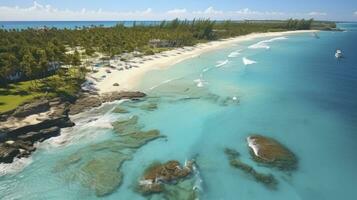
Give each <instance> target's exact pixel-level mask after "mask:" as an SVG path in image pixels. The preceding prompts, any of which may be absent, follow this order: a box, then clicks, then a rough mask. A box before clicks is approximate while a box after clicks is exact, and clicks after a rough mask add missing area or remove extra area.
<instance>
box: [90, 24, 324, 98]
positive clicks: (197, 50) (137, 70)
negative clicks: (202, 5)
mask: <svg viewBox="0 0 357 200" xmlns="http://www.w3.org/2000/svg"><path fill="white" fill-rule="evenodd" d="M317 31H318V30H298V31H284V32H268V33H252V34H248V35H243V36H237V37H233V38H228V39H224V40H219V41H211V42H207V43H200V44H197V45H195V46H192V47H191V46H190V47H182V48H175V49H173V50H169V51H164V52H161V53H159V54H155V55H152V56H143V57H142V58H139V60H135V59H132V60H130V61H129V62H128V63H127V64H129V65H135V67H133V68H131V69H129V70H120V71H119V70H111V71H110V73H108V72H107V71H108V70H109V69H110V68H108V67H100V68H98V72H96V73H91V74H89V75H88V76H87V79H88V80H90V81H92V82H93V83H94V84H93V86H94V87H95V88H96V89H97V92H98V93H99V94H101V95H102V94H105V93H110V92H115V91H134V90H137V89H138V88H137V87H138V85H139V83H140V80H141V78H142V77H143V76H144V75H145V74H146V73H147V72H149V71H151V70H160V69H165V68H168V67H170V66H173V65H175V64H177V63H179V62H182V61H184V60H186V59H190V58H194V57H196V56H199V55H201V54H203V53H206V52H209V51H214V50H218V49H222V48H225V47H228V46H230V45H232V43H237V42H244V41H249V40H253V39H257V38H264V37H278V36H284V35H289V34H299V33H312V32H317ZM103 77H105V78H103ZM96 80H100V81H96ZM114 84H119V85H117V86H115V85H114Z"/></svg>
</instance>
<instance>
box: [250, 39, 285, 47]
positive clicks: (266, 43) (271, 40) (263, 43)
mask: <svg viewBox="0 0 357 200" xmlns="http://www.w3.org/2000/svg"><path fill="white" fill-rule="evenodd" d="M286 39H288V38H287V37H276V38H272V39H269V40H263V41H260V42H258V43H255V44H253V45H250V46H249V47H248V48H250V49H270V46H269V45H268V43H271V42H274V41H277V40H286Z"/></svg>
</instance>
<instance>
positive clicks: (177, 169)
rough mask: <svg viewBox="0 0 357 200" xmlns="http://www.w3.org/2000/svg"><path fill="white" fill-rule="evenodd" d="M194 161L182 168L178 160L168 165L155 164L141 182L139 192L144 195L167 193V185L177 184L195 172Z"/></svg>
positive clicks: (147, 170)
mask: <svg viewBox="0 0 357 200" xmlns="http://www.w3.org/2000/svg"><path fill="white" fill-rule="evenodd" d="M192 167H193V161H188V162H187V163H186V164H185V166H183V167H181V165H180V163H179V162H178V161H176V160H171V161H168V162H166V163H163V164H162V163H153V164H152V165H150V166H149V167H148V168H147V169H146V170H145V172H144V175H143V177H142V179H141V180H140V181H139V187H138V190H139V192H140V193H142V194H144V195H149V194H153V193H160V192H163V191H165V185H166V184H175V183H177V182H178V181H180V180H183V179H184V178H186V177H187V176H189V175H190V174H191V172H192V170H193V168H192Z"/></svg>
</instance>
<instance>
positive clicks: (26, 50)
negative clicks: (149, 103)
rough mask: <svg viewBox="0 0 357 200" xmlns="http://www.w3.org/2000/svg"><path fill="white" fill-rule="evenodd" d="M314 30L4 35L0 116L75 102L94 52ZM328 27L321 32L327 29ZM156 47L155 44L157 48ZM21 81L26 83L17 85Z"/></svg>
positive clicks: (174, 25)
mask: <svg viewBox="0 0 357 200" xmlns="http://www.w3.org/2000/svg"><path fill="white" fill-rule="evenodd" d="M312 24H313V20H292V19H290V20H288V21H245V22H236V21H229V20H228V21H223V22H216V21H210V20H205V19H203V20H193V21H180V20H178V19H175V20H173V21H163V22H162V23H161V24H160V25H155V26H141V25H134V27H125V26H124V25H122V24H118V25H116V26H114V27H110V28H105V27H83V28H81V29H75V30H72V29H56V28H51V29H48V28H44V29H32V28H29V29H26V30H15V29H13V30H0V85H1V87H2V88H1V96H0V112H3V111H4V110H9V109H12V108H14V107H16V106H17V105H19V104H21V103H23V102H25V101H27V100H30V99H33V98H35V97H38V96H43V95H44V93H49V94H51V93H54V94H56V95H61V96H72V95H73V94H75V93H76V91H77V90H78V89H79V83H80V82H81V81H82V80H83V76H84V74H85V70H84V67H85V66H83V65H82V63H81V57H82V56H91V55H93V54H94V53H95V52H101V53H103V54H104V55H106V56H107V57H108V58H110V57H113V56H115V55H119V54H122V53H128V52H133V51H138V52H141V53H142V54H144V55H151V54H155V53H157V52H161V51H164V50H168V49H170V48H173V47H181V46H186V45H194V44H197V43H199V42H205V41H210V40H218V39H224V38H228V37H233V36H239V35H245V34H249V33H253V32H272V31H284V30H298V29H299V30H300V29H310V28H311V26H312ZM325 25H326V24H324V25H323V26H321V27H324V28H326V26H325ZM330 26H331V24H327V27H330ZM153 41H156V42H155V43H154V45H153V44H152V42H153ZM79 49H81V50H83V51H79ZM63 65H66V66H69V67H70V68H71V69H72V68H73V69H76V72H77V75H73V74H72V75H68V72H64V71H65V70H59V69H60V68H61V66H63ZM78 74H80V75H78ZM16 76H17V77H16ZM14 77H15V78H14ZM45 77H50V78H45ZM69 77H71V78H69ZM28 80H33V81H30V82H28ZM41 80H42V81H41ZM43 80H46V81H43ZM17 81H25V82H22V83H21V84H12V83H13V82H17ZM47 95H48V94H47Z"/></svg>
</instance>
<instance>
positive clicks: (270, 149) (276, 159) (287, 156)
mask: <svg viewBox="0 0 357 200" xmlns="http://www.w3.org/2000/svg"><path fill="white" fill-rule="evenodd" d="M247 142H248V146H249V148H250V153H251V155H252V158H253V159H254V160H255V161H256V162H258V163H262V164H265V165H267V166H271V167H276V168H278V169H280V170H294V169H296V168H297V158H296V156H295V155H294V154H293V153H292V152H291V151H290V150H289V149H288V148H286V147H285V146H284V145H282V144H281V143H279V142H278V141H276V140H275V139H272V138H269V137H264V136H261V135H252V136H249V137H248V138H247Z"/></svg>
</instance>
